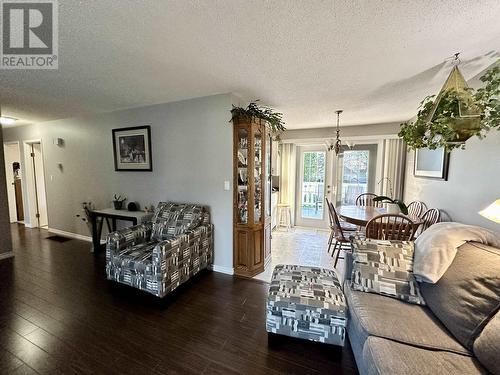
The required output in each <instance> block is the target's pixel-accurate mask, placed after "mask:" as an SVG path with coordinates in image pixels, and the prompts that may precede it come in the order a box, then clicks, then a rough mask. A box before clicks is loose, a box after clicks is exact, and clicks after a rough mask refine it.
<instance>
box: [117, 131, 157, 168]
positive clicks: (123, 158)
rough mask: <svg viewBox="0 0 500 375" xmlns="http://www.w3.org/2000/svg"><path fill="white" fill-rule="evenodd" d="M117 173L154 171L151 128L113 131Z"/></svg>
mask: <svg viewBox="0 0 500 375" xmlns="http://www.w3.org/2000/svg"><path fill="white" fill-rule="evenodd" d="M113 153H114V157H115V171H136V172H139V171H149V172H150V171H152V170H153V161H152V157H151V127H150V126H149V125H147V126H136V127H133V128H120V129H113Z"/></svg>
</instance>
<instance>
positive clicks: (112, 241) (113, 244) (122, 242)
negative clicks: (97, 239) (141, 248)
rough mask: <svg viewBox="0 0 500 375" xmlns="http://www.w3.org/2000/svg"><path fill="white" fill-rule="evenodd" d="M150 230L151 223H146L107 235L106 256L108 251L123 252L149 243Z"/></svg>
mask: <svg viewBox="0 0 500 375" xmlns="http://www.w3.org/2000/svg"><path fill="white" fill-rule="evenodd" d="M152 228H153V223H152V222H146V223H143V224H139V225H135V226H133V227H129V228H125V229H122V230H119V231H116V232H113V233H110V234H108V238H107V241H106V256H108V251H117V250H123V249H126V248H128V247H130V246H133V245H135V244H140V243H144V242H146V241H149V238H150V237H151V230H152Z"/></svg>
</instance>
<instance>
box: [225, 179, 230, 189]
mask: <svg viewBox="0 0 500 375" xmlns="http://www.w3.org/2000/svg"><path fill="white" fill-rule="evenodd" d="M224 190H226V191H229V190H231V183H230V182H229V181H224Z"/></svg>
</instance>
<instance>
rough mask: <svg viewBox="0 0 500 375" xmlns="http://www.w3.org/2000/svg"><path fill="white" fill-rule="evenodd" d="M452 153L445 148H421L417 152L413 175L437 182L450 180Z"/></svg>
mask: <svg viewBox="0 0 500 375" xmlns="http://www.w3.org/2000/svg"><path fill="white" fill-rule="evenodd" d="M449 165H450V153H449V152H447V151H446V150H445V149H444V148H443V147H441V148H437V149H435V150H431V149H428V148H420V149H417V150H415V159H414V170H413V175H414V176H415V177H421V178H431V179H435V180H442V181H447V180H448V170H449Z"/></svg>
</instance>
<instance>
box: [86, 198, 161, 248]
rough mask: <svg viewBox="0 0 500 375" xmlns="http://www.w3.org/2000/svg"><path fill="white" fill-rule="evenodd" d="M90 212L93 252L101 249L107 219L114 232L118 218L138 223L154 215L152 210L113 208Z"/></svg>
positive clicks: (109, 229)
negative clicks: (103, 227)
mask: <svg viewBox="0 0 500 375" xmlns="http://www.w3.org/2000/svg"><path fill="white" fill-rule="evenodd" d="M88 213H89V218H90V221H91V224H92V252H94V253H96V254H97V253H98V252H99V250H101V234H102V226H103V223H104V221H106V225H107V227H108V231H109V232H114V231H116V221H117V220H121V221H129V222H131V223H132V225H137V224H139V223H143V222H145V221H148V220H150V219H151V218H152V217H153V214H152V213H150V212H143V211H125V210H115V209H113V208H105V209H103V210H90V211H89V212H88ZM99 219H100V220H99ZM110 220H111V222H110Z"/></svg>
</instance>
